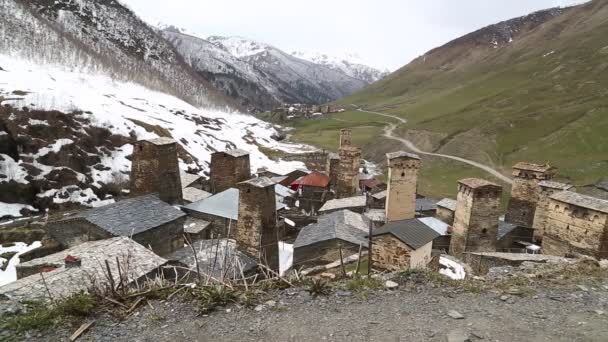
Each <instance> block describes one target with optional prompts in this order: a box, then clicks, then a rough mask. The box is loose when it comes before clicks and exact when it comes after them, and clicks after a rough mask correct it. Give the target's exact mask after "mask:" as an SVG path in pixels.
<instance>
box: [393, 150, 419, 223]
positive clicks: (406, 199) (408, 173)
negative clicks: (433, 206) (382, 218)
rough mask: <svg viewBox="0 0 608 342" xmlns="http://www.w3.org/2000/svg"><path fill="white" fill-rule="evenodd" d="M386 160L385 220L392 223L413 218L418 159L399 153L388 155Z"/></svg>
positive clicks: (411, 154) (412, 155) (409, 154)
mask: <svg viewBox="0 0 608 342" xmlns="http://www.w3.org/2000/svg"><path fill="white" fill-rule="evenodd" d="M386 159H387V164H388V165H387V166H388V188H387V195H386V206H385V208H386V209H385V210H386V220H387V222H392V221H400V220H407V219H411V218H414V217H416V184H417V179H418V169H420V157H419V156H418V155H416V154H413V153H408V152H403V151H400V152H394V153H388V154H387V155H386Z"/></svg>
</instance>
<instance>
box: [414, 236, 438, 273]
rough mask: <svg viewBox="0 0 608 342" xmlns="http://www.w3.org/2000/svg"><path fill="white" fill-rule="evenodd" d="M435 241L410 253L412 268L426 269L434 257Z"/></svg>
mask: <svg viewBox="0 0 608 342" xmlns="http://www.w3.org/2000/svg"><path fill="white" fill-rule="evenodd" d="M432 252H433V242H432V241H431V242H429V243H427V244H426V245H424V246H422V247H420V248H418V249H417V250H414V251H412V252H411V253H410V268H413V269H425V268H427V266H428V265H429V263H430V262H431V259H432Z"/></svg>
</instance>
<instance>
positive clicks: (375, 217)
mask: <svg viewBox="0 0 608 342" xmlns="http://www.w3.org/2000/svg"><path fill="white" fill-rule="evenodd" d="M363 216H365V217H367V219H369V220H370V221H374V222H383V223H384V221H385V220H386V213H385V210H384V209H369V210H368V211H366V212H365V213H363Z"/></svg>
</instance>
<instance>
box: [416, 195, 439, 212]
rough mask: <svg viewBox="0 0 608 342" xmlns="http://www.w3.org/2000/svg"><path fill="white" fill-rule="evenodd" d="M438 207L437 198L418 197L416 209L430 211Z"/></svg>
mask: <svg viewBox="0 0 608 342" xmlns="http://www.w3.org/2000/svg"><path fill="white" fill-rule="evenodd" d="M436 209H437V200H434V199H432V198H428V197H421V198H416V211H429V210H436Z"/></svg>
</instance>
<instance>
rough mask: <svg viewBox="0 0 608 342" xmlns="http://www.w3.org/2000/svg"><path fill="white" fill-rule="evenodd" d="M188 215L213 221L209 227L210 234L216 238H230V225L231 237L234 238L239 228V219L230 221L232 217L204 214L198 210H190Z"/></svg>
mask: <svg viewBox="0 0 608 342" xmlns="http://www.w3.org/2000/svg"><path fill="white" fill-rule="evenodd" d="M188 215H190V216H192V217H194V218H197V219H201V220H205V221H208V222H211V226H210V227H209V229H210V231H209V236H210V237H211V236H213V238H214V239H223V238H228V228H229V227H230V237H229V238H230V239H234V238H235V235H236V229H237V221H232V223H230V219H228V218H225V217H220V216H215V215H209V214H204V213H200V212H196V211H188Z"/></svg>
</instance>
